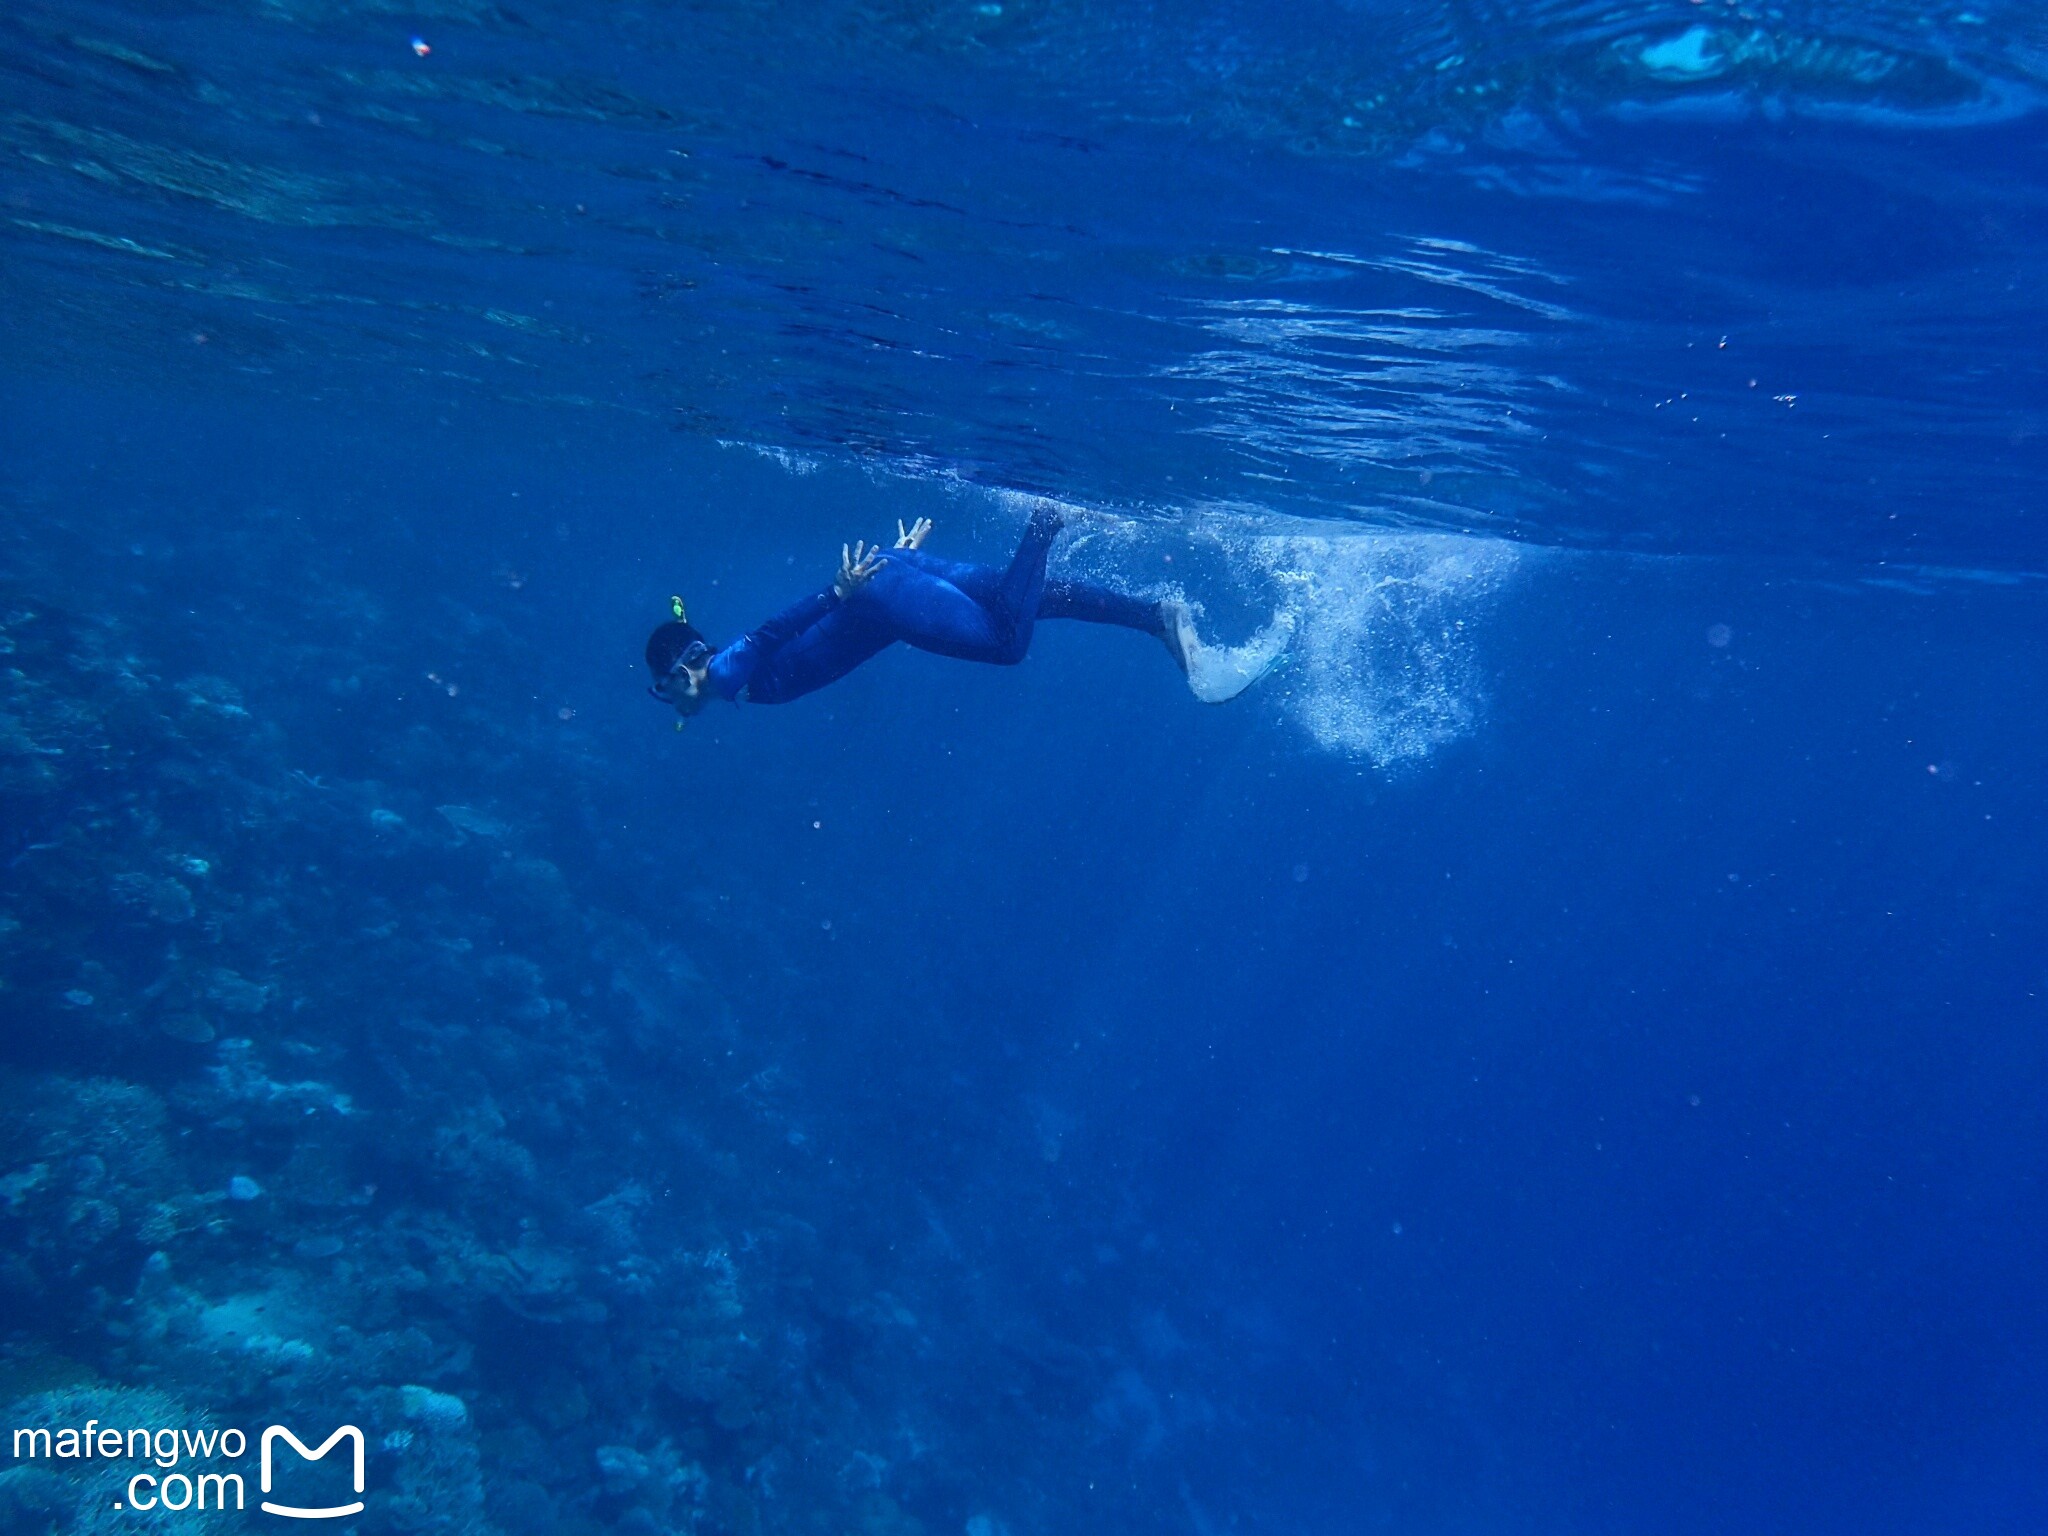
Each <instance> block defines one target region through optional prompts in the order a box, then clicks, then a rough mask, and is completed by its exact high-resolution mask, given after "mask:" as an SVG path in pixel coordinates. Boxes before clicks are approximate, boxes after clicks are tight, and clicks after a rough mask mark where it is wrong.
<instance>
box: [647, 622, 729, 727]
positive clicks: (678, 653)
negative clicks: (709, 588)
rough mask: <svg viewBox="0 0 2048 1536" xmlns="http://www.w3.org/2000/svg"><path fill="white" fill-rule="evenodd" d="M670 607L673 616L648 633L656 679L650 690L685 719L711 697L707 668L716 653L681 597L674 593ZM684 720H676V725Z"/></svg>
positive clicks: (649, 656) (650, 667) (650, 661)
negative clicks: (691, 620)
mask: <svg viewBox="0 0 2048 1536" xmlns="http://www.w3.org/2000/svg"><path fill="white" fill-rule="evenodd" d="M668 608H669V612H670V614H672V615H673V617H672V618H671V619H670V620H669V621H668V622H667V623H666V624H662V625H660V626H658V627H657V628H656V629H655V631H654V633H653V634H651V635H649V636H648V637H647V670H648V671H650V672H652V673H653V674H654V681H653V682H652V683H650V684H649V685H648V688H647V692H648V695H649V696H650V697H652V698H655V699H658V700H660V701H661V702H662V703H664V704H666V705H668V706H670V707H671V708H672V709H674V710H675V712H676V713H677V714H678V715H680V716H682V717H684V718H685V719H686V718H688V717H689V716H691V715H694V714H696V713H697V711H698V710H700V709H702V708H703V707H704V705H705V702H706V701H707V700H708V699H709V698H710V697H711V694H710V692H709V690H707V689H706V688H705V686H704V669H705V667H706V666H707V665H709V663H710V661H711V658H712V656H713V654H714V652H713V651H712V648H711V643H710V642H709V641H708V640H706V639H705V638H704V636H703V635H702V634H700V633H699V632H698V630H697V628H696V626H695V625H693V624H691V623H690V615H689V611H688V610H687V609H686V608H684V606H683V600H682V599H681V598H680V597H671V598H670V599H669V600H668ZM682 723H683V722H682V720H680V719H679V720H677V721H676V727H677V729H679V730H680V729H681V728H682Z"/></svg>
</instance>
